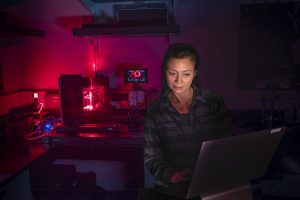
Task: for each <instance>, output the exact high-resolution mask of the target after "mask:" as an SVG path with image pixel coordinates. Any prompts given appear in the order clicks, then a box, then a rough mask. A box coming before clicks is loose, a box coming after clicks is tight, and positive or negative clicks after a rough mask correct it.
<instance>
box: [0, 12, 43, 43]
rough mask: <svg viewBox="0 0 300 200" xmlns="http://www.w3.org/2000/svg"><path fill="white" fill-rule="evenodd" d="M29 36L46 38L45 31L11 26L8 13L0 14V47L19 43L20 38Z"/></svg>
mask: <svg viewBox="0 0 300 200" xmlns="http://www.w3.org/2000/svg"><path fill="white" fill-rule="evenodd" d="M28 36H32V37H45V31H42V30H39V29H36V28H31V27H26V26H22V25H15V24H10V23H8V22H7V13H6V12H1V13H0V47H5V46H9V45H11V44H14V43H18V42H19V38H20V37H28Z"/></svg>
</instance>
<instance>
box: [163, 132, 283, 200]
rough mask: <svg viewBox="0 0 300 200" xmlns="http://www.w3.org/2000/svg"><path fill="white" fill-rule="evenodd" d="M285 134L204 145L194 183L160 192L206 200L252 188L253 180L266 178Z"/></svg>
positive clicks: (259, 134) (246, 136)
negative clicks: (240, 189)
mask: <svg viewBox="0 0 300 200" xmlns="http://www.w3.org/2000/svg"><path fill="white" fill-rule="evenodd" d="M284 131H285V127H282V128H277V129H268V130H263V131H257V132H252V133H248V134H243V135H238V136H231V137H226V138H221V139H215V140H209V141H204V142H203V143H202V145H201V149H200V152H199V155H198V159H197V163H196V166H195V169H194V172H193V176H192V180H191V182H190V183H189V184H188V185H185V184H172V185H170V186H169V187H159V188H158V189H157V191H158V192H163V193H165V194H169V195H172V196H177V197H180V198H184V199H188V198H192V197H197V196H198V197H199V196H201V198H202V199H205V197H207V196H209V195H211V196H212V195H215V194H225V195H226V193H227V194H228V192H227V191H234V190H235V189H236V188H241V187H243V186H244V185H249V182H250V181H251V180H254V179H257V178H260V177H262V176H264V174H265V172H266V170H267V169H268V166H269V165H270V162H271V160H272V158H273V154H274V152H275V150H276V149H277V146H278V145H279V142H280V140H281V138H282V135H283V133H284ZM248 192H249V190H248ZM248 194H249V193H248ZM249 195H250V196H251V194H249ZM207 199H214V198H207ZM218 199H220V200H221V199H222V198H221V197H220V196H219V197H218ZM238 199H243V200H245V199H251V198H248V197H245V198H244V197H243V198H238Z"/></svg>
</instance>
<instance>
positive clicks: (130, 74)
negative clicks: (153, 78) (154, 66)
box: [124, 69, 148, 83]
mask: <svg viewBox="0 0 300 200" xmlns="http://www.w3.org/2000/svg"><path fill="white" fill-rule="evenodd" d="M124 80H125V83H147V82H148V70H147V69H125V71H124Z"/></svg>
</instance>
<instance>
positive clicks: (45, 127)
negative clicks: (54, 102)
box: [42, 121, 54, 132]
mask: <svg viewBox="0 0 300 200" xmlns="http://www.w3.org/2000/svg"><path fill="white" fill-rule="evenodd" d="M52 129H54V125H53V124H52V122H51V121H46V122H45V123H44V124H43V126H42V130H43V131H44V132H49V131H51V130H52Z"/></svg>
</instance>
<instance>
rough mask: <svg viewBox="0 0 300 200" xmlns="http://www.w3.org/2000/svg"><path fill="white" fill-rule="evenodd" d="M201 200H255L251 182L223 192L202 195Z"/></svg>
mask: <svg viewBox="0 0 300 200" xmlns="http://www.w3.org/2000/svg"><path fill="white" fill-rule="evenodd" d="M201 200H253V197H252V188H251V185H250V184H245V185H242V186H239V187H235V188H232V189H229V190H225V191H222V192H217V193H213V194H207V195H202V196H201Z"/></svg>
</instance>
